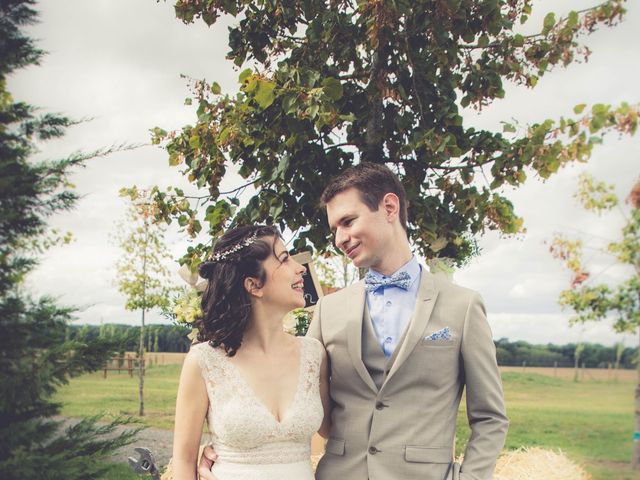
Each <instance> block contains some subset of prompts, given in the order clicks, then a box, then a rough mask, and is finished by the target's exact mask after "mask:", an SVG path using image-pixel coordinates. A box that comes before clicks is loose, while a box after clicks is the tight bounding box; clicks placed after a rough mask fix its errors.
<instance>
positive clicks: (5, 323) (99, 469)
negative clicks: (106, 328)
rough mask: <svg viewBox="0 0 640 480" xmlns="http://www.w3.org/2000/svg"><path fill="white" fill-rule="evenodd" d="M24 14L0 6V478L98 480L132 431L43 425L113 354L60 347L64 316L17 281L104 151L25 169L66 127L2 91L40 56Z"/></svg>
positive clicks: (7, 1)
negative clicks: (76, 183)
mask: <svg viewBox="0 0 640 480" xmlns="http://www.w3.org/2000/svg"><path fill="white" fill-rule="evenodd" d="M34 5H35V1H33V0H3V1H2V2H0V351H1V354H0V391H2V395H0V478H2V479H3V480H13V479H16V480H18V479H20V480H24V479H29V478H38V479H60V478H64V479H65V480H74V479H87V478H92V479H93V478H102V477H104V474H105V473H106V472H107V471H108V470H109V469H110V465H109V463H108V462H107V461H106V460H107V459H108V458H109V456H110V455H112V454H113V452H114V450H115V449H117V448H119V447H121V446H123V445H126V444H128V443H130V442H131V441H132V439H133V435H135V432H136V430H131V431H128V432H125V433H122V434H119V435H114V430H115V429H116V427H117V426H118V425H120V424H122V423H126V420H124V419H116V420H114V421H112V422H111V423H106V424H103V423H101V424H98V423H96V422H97V420H98V419H97V418H96V417H92V418H87V419H84V420H81V421H80V422H79V423H77V424H75V425H74V426H72V427H69V428H66V429H65V428H63V427H62V425H61V422H60V421H57V420H55V419H54V418H53V416H54V415H56V414H58V413H59V412H60V405H59V404H58V403H55V402H54V401H53V400H52V395H53V394H54V393H55V391H56V389H57V388H58V387H59V386H60V385H63V384H65V383H66V382H68V380H69V378H70V377H73V376H75V375H79V374H82V373H84V372H88V371H92V370H96V369H98V368H99V367H100V366H101V365H102V364H103V363H104V361H105V360H106V359H107V358H108V357H109V356H111V354H112V352H113V350H114V344H113V342H109V341H108V340H106V339H98V340H97V341H92V342H89V341H85V340H80V341H78V340H70V339H69V338H68V337H67V335H66V332H67V324H68V322H69V320H70V319H71V318H72V316H73V309H72V308H69V307H63V306H60V305H58V304H57V303H56V301H55V300H54V299H53V298H51V297H47V296H44V297H35V296H33V295H31V294H29V292H28V291H27V290H26V288H25V286H24V279H25V277H26V275H27V274H28V273H29V272H30V271H31V270H33V268H34V266H35V265H36V262H37V255H38V253H40V252H41V251H42V250H44V249H46V248H49V247H51V246H53V245H56V244H59V243H64V242H65V240H66V239H67V238H68V237H67V236H66V235H61V234H58V233H56V232H54V231H50V230H48V228H47V219H48V218H49V217H50V216H51V215H53V214H55V213H56V212H60V211H64V210H68V209H70V208H72V207H73V205H74V203H75V202H76V200H77V194H76V193H74V192H73V191H72V190H70V188H69V187H68V185H69V181H68V176H69V174H70V172H71V170H72V169H73V168H74V167H77V166H81V165H83V163H84V162H85V161H86V160H88V159H89V158H92V157H94V156H97V155H105V154H107V153H108V152H109V151H110V150H109V149H106V150H99V151H95V152H90V153H86V154H74V155H72V156H70V157H67V158H63V159H59V160H52V161H38V162H36V161H34V160H33V158H32V157H33V154H34V152H35V149H36V147H35V143H36V142H39V141H46V140H48V139H51V138H56V137H60V136H62V135H63V134H64V131H65V129H66V127H69V126H71V125H72V124H73V121H72V120H70V119H68V118H66V117H63V116H58V115H51V114H43V115H40V114H39V113H38V112H37V110H36V108H35V107H34V106H32V105H29V104H27V103H24V102H20V101H16V100H14V99H13V97H12V95H11V94H10V93H9V92H8V91H7V77H8V76H9V75H10V74H11V73H12V72H14V71H15V70H17V69H19V68H22V67H26V66H30V65H37V64H38V62H39V60H40V58H41V57H42V55H43V51H42V50H40V49H39V48H38V47H37V46H36V45H35V43H34V41H33V40H32V39H31V38H29V37H28V36H27V35H25V33H24V31H23V28H24V27H25V26H28V25H30V24H33V23H34V22H35V21H36V20H37V12H36V11H35V9H34Z"/></svg>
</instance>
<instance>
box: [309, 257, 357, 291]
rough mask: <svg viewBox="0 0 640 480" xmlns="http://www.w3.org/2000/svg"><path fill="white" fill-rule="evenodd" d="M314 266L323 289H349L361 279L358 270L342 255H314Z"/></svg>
mask: <svg viewBox="0 0 640 480" xmlns="http://www.w3.org/2000/svg"><path fill="white" fill-rule="evenodd" d="M313 264H314V266H315V269H316V272H317V273H318V277H319V278H320V283H321V284H322V286H323V287H329V288H332V289H340V288H344V287H348V286H349V285H351V284H352V283H353V282H355V281H356V280H358V277H359V272H358V268H356V267H355V266H354V265H353V264H352V263H351V262H350V261H349V260H348V259H347V257H346V256H345V255H343V254H341V253H335V254H334V253H331V252H326V253H325V254H324V255H314V257H313Z"/></svg>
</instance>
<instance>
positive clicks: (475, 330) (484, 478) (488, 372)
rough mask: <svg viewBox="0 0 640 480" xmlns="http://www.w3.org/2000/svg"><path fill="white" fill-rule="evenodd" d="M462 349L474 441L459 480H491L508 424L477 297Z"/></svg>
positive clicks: (491, 345) (469, 313)
mask: <svg viewBox="0 0 640 480" xmlns="http://www.w3.org/2000/svg"><path fill="white" fill-rule="evenodd" d="M461 348H462V351H461V353H462V361H463V368H464V374H465V383H466V400H467V418H468V420H469V426H470V427H471V437H470V438H469V442H468V444H467V448H466V450H465V454H464V461H463V463H462V467H461V471H460V474H461V475H460V479H461V480H489V479H491V478H492V476H493V470H494V468H495V464H496V460H497V458H498V455H499V454H500V452H501V451H502V447H503V446H504V442H505V439H506V436H507V429H508V426H509V421H508V419H507V416H506V411H505V405H504V396H503V393H502V381H501V379H500V371H499V370H498V364H497V362H496V350H495V345H494V343H493V337H492V335H491V329H490V328H489V323H488V322H487V315H486V310H485V307H484V304H483V302H482V299H481V298H480V295H478V294H477V293H474V294H473V296H472V298H471V300H470V301H469V306H468V308H467V314H466V318H465V323H464V330H463V334H462V347H461Z"/></svg>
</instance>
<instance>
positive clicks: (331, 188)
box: [320, 162, 407, 231]
mask: <svg viewBox="0 0 640 480" xmlns="http://www.w3.org/2000/svg"><path fill="white" fill-rule="evenodd" d="M349 188H355V189H356V190H357V191H358V193H359V194H360V200H362V203H364V204H365V205H366V206H367V207H369V210H371V211H372V212H375V211H377V210H378V205H380V202H381V201H382V198H383V197H384V196H385V195H386V194H387V193H394V194H396V195H397V197H398V198H399V199H400V225H402V228H404V229H405V231H406V230H407V194H406V192H405V191H404V187H403V186H402V184H401V183H400V180H399V179H398V177H397V176H396V175H395V174H394V173H393V172H392V171H391V170H389V168H388V167H387V166H385V165H383V164H379V163H371V162H363V163H359V164H358V165H355V166H353V167H350V168H348V169H346V170H345V171H344V172H342V173H341V174H340V175H338V176H337V177H335V178H334V179H332V180H331V181H330V182H329V184H328V185H327V187H326V188H325V189H324V192H322V196H321V197H320V202H321V203H322V205H323V206H326V204H327V203H328V202H330V201H331V199H332V198H333V197H335V196H336V195H337V194H339V193H341V192H344V191H345V190H348V189H349Z"/></svg>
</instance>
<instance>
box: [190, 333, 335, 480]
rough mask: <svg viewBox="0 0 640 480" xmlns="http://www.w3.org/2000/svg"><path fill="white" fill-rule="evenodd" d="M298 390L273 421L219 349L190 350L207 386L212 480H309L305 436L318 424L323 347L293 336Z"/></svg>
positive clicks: (202, 346)
mask: <svg viewBox="0 0 640 480" xmlns="http://www.w3.org/2000/svg"><path fill="white" fill-rule="evenodd" d="M298 340H299V342H300V369H299V377H298V386H297V389H296V393H295V395H294V398H293V401H292V402H291V405H290V406H289V408H288V409H287V411H286V413H285V414H284V416H283V417H282V419H281V421H278V420H277V419H276V418H275V417H274V416H273V414H272V413H271V411H269V410H268V409H267V407H265V406H264V404H263V403H262V402H261V401H260V399H259V398H258V397H257V396H256V394H255V392H254V391H253V389H252V388H251V386H250V385H249V384H248V383H247V382H246V380H245V379H244V378H243V377H242V375H241V373H240V371H239V370H238V368H237V367H236V366H235V365H234V364H233V363H231V362H230V361H229V358H228V357H227V356H226V355H225V353H224V350H223V349H219V348H212V347H211V346H210V345H209V344H208V343H201V344H198V345H194V346H192V347H191V349H192V350H195V351H196V353H197V355H198V359H199V362H200V367H201V370H202V376H203V378H204V380H205V383H206V385H207V393H208V395H209V410H208V412H207V421H208V425H209V432H210V435H211V443H212V444H213V448H214V450H215V451H216V453H217V454H218V459H217V460H216V462H215V464H214V465H213V468H212V470H211V472H212V473H213V474H214V475H215V477H216V479H217V480H289V479H291V480H313V478H314V477H313V470H312V468H311V463H310V460H309V455H310V453H311V452H310V448H311V447H310V445H311V436H312V435H313V434H314V433H315V432H316V431H317V430H318V428H319V427H320V424H321V422H322V417H323V409H322V402H321V400H320V385H319V378H320V363H321V360H322V350H321V349H323V348H324V347H323V346H322V344H321V343H320V342H318V341H317V340H315V339H313V338H306V337H299V338H298Z"/></svg>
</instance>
